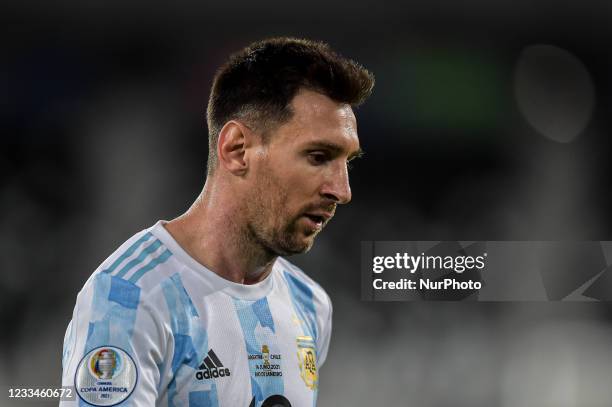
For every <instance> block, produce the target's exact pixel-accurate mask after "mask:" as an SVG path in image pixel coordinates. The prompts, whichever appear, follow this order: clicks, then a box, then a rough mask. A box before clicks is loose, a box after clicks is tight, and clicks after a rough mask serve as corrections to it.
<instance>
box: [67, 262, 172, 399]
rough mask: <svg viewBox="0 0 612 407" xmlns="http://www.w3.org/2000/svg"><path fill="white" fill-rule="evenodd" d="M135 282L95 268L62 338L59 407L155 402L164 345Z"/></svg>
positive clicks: (158, 325)
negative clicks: (66, 392)
mask: <svg viewBox="0 0 612 407" xmlns="http://www.w3.org/2000/svg"><path fill="white" fill-rule="evenodd" d="M149 303H150V300H148V299H146V298H143V295H142V293H141V288H140V287H139V286H137V285H135V284H134V283H132V282H130V281H127V280H124V279H121V278H119V277H116V276H111V275H110V274H107V273H104V272H99V273H96V274H94V275H93V276H92V278H90V280H89V281H88V282H87V283H86V284H85V287H84V288H83V290H81V292H80V293H79V295H78V297H77V303H76V306H75V308H74V312H73V315H72V320H71V321H70V323H69V324H68V328H67V330H66V335H65V337H64V351H63V356H62V386H75V393H76V394H75V399H74V400H71V401H62V402H60V407H68V406H90V405H94V406H95V405H115V404H116V405H119V406H154V405H156V401H157V398H158V392H159V389H158V384H159V382H160V368H161V367H162V366H163V365H164V355H165V354H166V352H165V348H166V346H167V343H166V341H165V335H164V334H163V329H162V328H163V324H162V323H161V322H160V321H159V319H160V317H159V315H157V314H156V313H155V312H154V309H153V308H152V307H151V306H150V305H149Z"/></svg>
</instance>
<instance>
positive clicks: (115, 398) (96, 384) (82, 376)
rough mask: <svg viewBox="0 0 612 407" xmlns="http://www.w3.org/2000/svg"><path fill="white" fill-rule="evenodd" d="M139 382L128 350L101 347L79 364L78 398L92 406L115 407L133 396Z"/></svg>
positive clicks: (76, 378)
mask: <svg viewBox="0 0 612 407" xmlns="http://www.w3.org/2000/svg"><path fill="white" fill-rule="evenodd" d="M137 380H138V371H137V370H136V363H134V359H132V357H131V356H130V355H129V354H128V353H127V352H126V351H124V350H123V349H120V348H117V347H114V346H101V347H99V348H96V349H94V350H92V351H90V352H89V353H88V354H87V355H85V357H83V359H81V362H79V367H78V369H77V371H76V375H75V377H74V387H75V389H76V392H77V394H78V395H79V397H80V398H81V399H83V401H85V402H87V403H89V404H92V405H94V406H114V405H115V404H118V403H121V402H122V401H123V400H125V399H127V398H128V397H129V396H130V394H132V392H133V391H134V388H135V387H136V381H137Z"/></svg>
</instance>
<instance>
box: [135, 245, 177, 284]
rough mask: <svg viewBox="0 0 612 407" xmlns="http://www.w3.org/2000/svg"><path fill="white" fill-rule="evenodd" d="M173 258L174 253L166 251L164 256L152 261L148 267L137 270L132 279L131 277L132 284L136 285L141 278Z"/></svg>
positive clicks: (161, 255)
mask: <svg viewBox="0 0 612 407" xmlns="http://www.w3.org/2000/svg"><path fill="white" fill-rule="evenodd" d="M170 256H172V252H171V251H170V250H168V249H166V250H164V252H163V253H162V254H160V255H159V256H157V257H156V258H154V259H153V260H151V261H150V262H149V263H148V264H147V265H146V266H143V267H141V268H139V269H138V270H136V272H135V273H134V274H132V277H130V282H132V283H136V282H137V281H138V279H139V278H140V277H142V276H143V275H144V274H145V273H146V272H147V271H150V270H153V269H154V268H155V267H157V266H159V265H160V264H162V263H164V262H165V261H166V260H168V259H169V258H170Z"/></svg>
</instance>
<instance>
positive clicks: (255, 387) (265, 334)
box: [234, 297, 284, 407]
mask: <svg viewBox="0 0 612 407" xmlns="http://www.w3.org/2000/svg"><path fill="white" fill-rule="evenodd" d="M234 306H235V308H236V313H237V315H238V320H239V321H240V326H241V327H242V334H243V336H244V342H245V344H246V350H247V353H248V354H249V355H263V353H262V346H263V345H266V346H268V348H269V352H270V354H280V351H279V348H278V344H277V341H276V335H275V332H276V330H275V328H274V320H273V319H272V313H271V312H270V307H269V305H268V300H267V299H266V298H265V297H264V298H262V299H260V300H257V301H245V300H239V299H234ZM256 332H257V333H256ZM263 362H264V361H263V359H251V358H249V370H250V372H251V392H252V395H253V397H254V398H255V406H256V407H258V406H261V403H263V401H264V400H265V399H266V398H267V397H268V396H271V395H273V394H283V392H284V383H283V378H282V376H264V375H261V376H258V375H257V374H256V373H257V372H260V373H265V372H264V371H263V370H262V369H261V365H262V364H263ZM274 364H281V365H282V363H281V360H274ZM258 367H260V368H259V369H258ZM279 371H282V366H281V367H280V369H279Z"/></svg>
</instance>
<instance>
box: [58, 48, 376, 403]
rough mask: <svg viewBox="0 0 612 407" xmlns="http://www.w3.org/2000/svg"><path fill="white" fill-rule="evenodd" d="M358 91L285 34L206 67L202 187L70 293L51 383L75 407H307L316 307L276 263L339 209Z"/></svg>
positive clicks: (319, 51)
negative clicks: (59, 374) (72, 300)
mask: <svg viewBox="0 0 612 407" xmlns="http://www.w3.org/2000/svg"><path fill="white" fill-rule="evenodd" d="M373 84H374V81H373V77H372V75H371V74H370V73H369V72H368V71H367V70H365V69H364V68H362V67H361V66H360V65H358V64H357V63H355V62H353V61H351V60H348V59H345V58H343V57H341V56H339V55H337V54H336V53H334V52H333V51H332V50H331V49H330V48H329V46H327V45H326V44H323V43H316V42H311V41H307V40H299V39H292V38H276V39H270V40H265V41H262V42H258V43H254V44H252V45H250V46H249V47H247V48H245V49H243V50H242V51H240V52H238V53H237V54H235V55H233V56H232V57H231V58H230V60H229V62H227V63H226V64H225V65H224V66H223V67H222V68H221V69H220V70H219V71H218V73H217V75H216V77H215V79H214V83H213V86H212V91H211V95H210V100H209V104H208V110H207V113H208V116H207V119H208V128H209V159H208V174H207V180H206V184H205V186H204V189H203V191H202V193H201V194H200V196H199V197H198V198H197V199H196V201H195V203H194V204H193V205H192V206H191V208H190V209H189V210H188V211H187V212H186V213H185V214H183V215H182V216H180V217H178V218H176V219H174V220H172V221H170V222H165V221H159V222H157V224H155V225H154V226H153V227H151V228H149V229H147V230H144V231H142V232H140V233H137V234H136V235H135V236H133V237H132V238H130V239H129V240H128V241H127V242H125V243H124V244H123V245H122V246H121V247H120V248H119V249H118V250H117V251H116V252H115V253H114V254H112V255H111V256H110V257H109V258H108V259H107V260H106V261H104V262H103V263H102V265H100V267H99V268H98V269H97V270H96V272H94V274H93V275H92V276H91V277H90V278H89V280H88V281H87V283H86V284H85V287H84V288H83V289H82V290H81V292H80V293H79V295H78V298H77V304H76V307H75V310H74V314H73V317H72V321H71V323H70V325H69V326H68V329H67V332H66V337H65V340H64V355H63V385H65V386H70V385H74V386H75V389H76V393H77V398H76V400H77V402H78V403H79V405H95V406H98V405H99V406H106V405H115V404H118V403H122V404H121V405H131V406H220V407H227V406H229V407H240V406H244V407H247V406H266V407H269V406H294V407H295V406H313V405H315V404H316V396H317V382H318V378H319V375H318V369H319V367H320V366H321V365H322V364H323V362H324V361H325V358H326V355H327V349H328V345H329V340H330V334H331V302H330V300H329V297H328V296H327V294H326V293H325V291H324V290H323V289H322V288H321V287H320V286H319V285H317V284H316V283H315V282H314V281H313V280H311V279H310V278H309V277H307V276H306V275H305V274H304V273H303V272H302V271H301V270H299V269H298V268H297V267H295V266H294V265H292V264H291V263H289V262H288V261H287V260H285V259H284V258H282V257H279V256H288V255H291V254H295V253H303V252H306V251H308V250H309V249H310V247H311V246H312V244H313V241H314V238H315V236H316V235H317V234H318V233H319V232H320V231H321V230H322V229H323V227H324V226H325V225H326V224H327V222H329V220H330V219H331V217H332V216H333V215H334V212H335V209H336V206H337V205H339V204H344V203H347V202H349V201H350V199H351V190H350V187H349V180H348V170H347V165H348V162H349V161H350V160H352V159H353V158H354V157H356V156H358V155H359V154H360V151H361V150H360V147H359V140H358V137H357V128H356V121H355V116H354V114H353V111H352V108H351V106H355V105H358V104H360V103H361V102H363V101H364V100H365V99H366V98H367V97H368V96H369V94H370V93H371V90H372V87H373ZM73 403H74V402H73ZM66 405H69V402H66Z"/></svg>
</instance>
